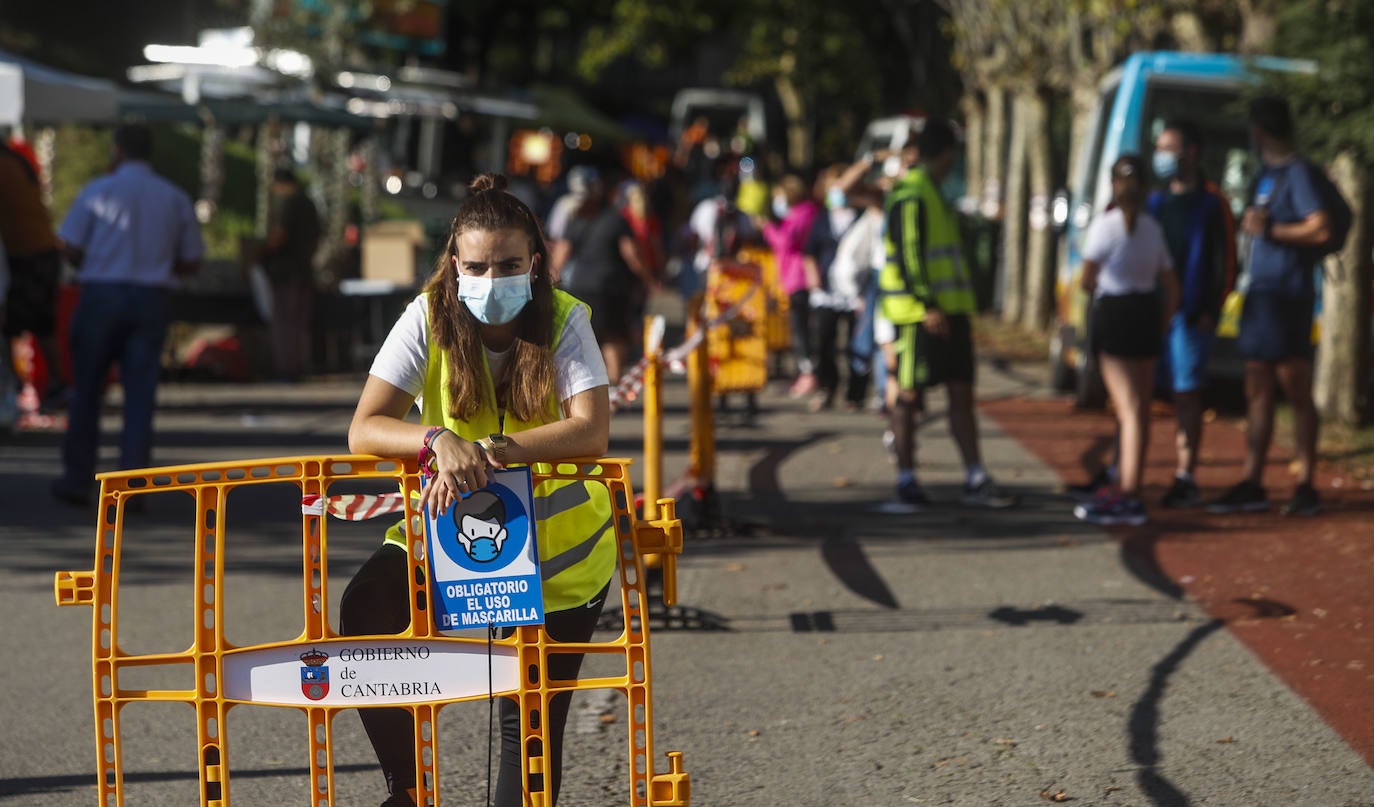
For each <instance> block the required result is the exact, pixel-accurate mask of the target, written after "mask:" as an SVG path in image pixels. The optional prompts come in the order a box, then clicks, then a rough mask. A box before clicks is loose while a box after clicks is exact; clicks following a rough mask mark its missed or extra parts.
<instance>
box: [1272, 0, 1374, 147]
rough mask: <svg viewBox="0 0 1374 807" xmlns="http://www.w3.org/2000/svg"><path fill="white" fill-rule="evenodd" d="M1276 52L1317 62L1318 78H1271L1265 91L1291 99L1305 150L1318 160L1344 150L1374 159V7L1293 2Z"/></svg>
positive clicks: (1326, 0) (1282, 13)
mask: <svg viewBox="0 0 1374 807" xmlns="http://www.w3.org/2000/svg"><path fill="white" fill-rule="evenodd" d="M1274 44H1275V50H1276V52H1277V53H1278V54H1279V55H1282V56H1289V57H1294V58H1301V59H1311V60H1313V61H1315V62H1316V63H1317V72H1316V74H1315V75H1304V74H1294V73H1274V72H1271V73H1269V74H1267V75H1266V80H1265V89H1266V90H1268V91H1271V92H1275V93H1277V94H1279V95H1282V96H1284V97H1286V98H1287V99H1288V100H1289V103H1290V104H1291V105H1292V108H1293V119H1294V122H1295V123H1296V124H1297V130H1298V137H1299V139H1300V140H1301V145H1302V146H1303V148H1304V150H1306V151H1307V152H1308V153H1309V154H1310V155H1311V156H1313V157H1314V158H1316V159H1318V160H1330V159H1331V158H1332V157H1334V156H1335V155H1336V154H1338V153H1340V152H1342V151H1350V152H1352V153H1353V154H1354V155H1355V157H1356V159H1357V160H1360V161H1362V162H1368V160H1369V159H1370V158H1371V157H1374V3H1370V2H1368V0H1289V2H1287V3H1285V4H1283V5H1282V6H1281V7H1280V10H1279V15H1278V32H1277V36H1276V40H1275V43H1274Z"/></svg>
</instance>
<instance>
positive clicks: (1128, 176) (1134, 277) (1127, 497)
mask: <svg viewBox="0 0 1374 807" xmlns="http://www.w3.org/2000/svg"><path fill="white" fill-rule="evenodd" d="M1148 186H1149V185H1148V178H1147V177H1146V176H1145V163H1144V161H1143V160H1141V159H1140V158H1139V157H1137V156H1135V155H1122V156H1121V157H1120V158H1118V159H1117V161H1116V162H1115V163H1113V165H1112V199H1113V206H1112V208H1111V209H1109V210H1108V211H1107V212H1106V213H1104V214H1102V215H1101V216H1099V217H1098V218H1097V219H1096V220H1095V221H1094V222H1093V223H1092V224H1091V225H1090V226H1089V227H1088V232H1087V234H1086V236H1085V237H1084V239H1083V272H1082V275H1081V278H1080V283H1081V284H1082V287H1083V290H1084V291H1086V292H1088V293H1089V294H1091V295H1092V297H1093V303H1092V308H1091V311H1090V313H1089V316H1090V317H1091V323H1090V333H1091V334H1092V340H1091V341H1092V349H1093V350H1094V351H1096V352H1097V354H1098V366H1099V367H1100V368H1101V370H1102V380H1103V382H1104V383H1105V384H1106V387H1107V393H1108V394H1109V395H1110V396H1111V399H1112V406H1113V408H1114V409H1115V410H1116V417H1117V423H1118V440H1119V445H1120V451H1121V456H1120V474H1119V477H1118V485H1117V487H1115V488H1112V487H1108V488H1104V489H1103V491H1102V492H1101V494H1100V495H1099V496H1098V497H1097V498H1095V499H1094V500H1093V501H1091V502H1087V503H1085V504H1080V505H1078V506H1077V507H1075V508H1074V511H1073V512H1074V515H1075V516H1077V517H1078V518H1081V519H1083V520H1084V521H1090V522H1093V523H1094V524H1133V525H1136V524H1144V523H1145V520H1146V516H1145V506H1144V505H1143V504H1142V503H1141V501H1140V487H1141V478H1142V476H1143V473H1144V468H1145V446H1146V445H1147V443H1148V442H1149V436H1150V400H1151V398H1152V396H1153V394H1154V375H1155V359H1156V358H1157V357H1158V356H1159V353H1160V349H1161V347H1162V346H1163V343H1164V338H1163V334H1164V323H1166V322H1168V321H1169V319H1170V317H1172V316H1173V313H1174V309H1175V308H1176V307H1177V306H1178V281H1177V279H1176V278H1175V276H1174V272H1173V271H1172V269H1173V264H1172V262H1171V260H1170V258H1169V249H1168V245H1167V244H1166V243H1165V241H1164V231H1163V230H1161V229H1160V226H1159V223H1158V222H1156V221H1155V220H1154V219H1153V218H1151V217H1150V215H1149V214H1148V213H1146V212H1145V210H1144V206H1145V193H1146V189H1147V188H1148ZM1161 292H1162V294H1161Z"/></svg>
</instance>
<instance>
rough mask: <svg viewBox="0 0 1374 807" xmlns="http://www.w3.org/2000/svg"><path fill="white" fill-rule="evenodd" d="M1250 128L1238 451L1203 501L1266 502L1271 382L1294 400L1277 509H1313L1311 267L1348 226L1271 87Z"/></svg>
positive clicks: (1213, 508)
mask: <svg viewBox="0 0 1374 807" xmlns="http://www.w3.org/2000/svg"><path fill="white" fill-rule="evenodd" d="M1250 131H1251V137H1252V138H1253V139H1254V143H1255V146H1256V148H1257V149H1258V152H1259V158H1260V163H1261V173H1260V176H1259V179H1258V181H1257V182H1256V183H1255V187H1254V192H1253V193H1252V195H1251V199H1250V203H1249V205H1248V206H1247V207H1246V210H1245V214H1244V217H1243V218H1242V219H1241V229H1242V230H1243V231H1244V232H1245V233H1246V234H1248V235H1249V236H1250V237H1251V246H1250V259H1249V269H1248V280H1249V285H1248V288H1247V289H1246V293H1245V306H1244V308H1243V309H1242V311H1241V316H1240V332H1239V334H1238V336H1237V339H1236V352H1237V353H1238V354H1239V355H1240V357H1241V358H1242V359H1244V360H1245V397H1246V405H1247V412H1246V421H1247V422H1246V452H1245V466H1244V471H1243V476H1242V479H1241V481H1240V482H1238V483H1237V484H1236V485H1235V486H1233V487H1232V488H1231V489H1230V490H1228V491H1227V492H1226V493H1225V494H1224V495H1223V496H1222V497H1221V498H1220V499H1218V500H1216V501H1215V502H1213V503H1212V504H1211V505H1209V506H1208V508H1207V509H1208V511H1209V512H1213V513H1235V512H1256V511H1261V510H1267V509H1268V508H1269V499H1268V495H1267V494H1266V492H1265V489H1264V485H1263V479H1262V477H1263V473H1264V464H1265V460H1266V459H1267V457H1268V454H1269V441H1270V438H1271V437H1272V436H1273V432H1274V400H1275V395H1276V388H1277V387H1278V386H1282V387H1283V392H1284V395H1285V396H1286V397H1287V398H1288V401H1289V403H1290V404H1291V405H1292V408H1293V444H1294V446H1295V448H1296V450H1297V462H1298V483H1297V487H1296V488H1295V489H1294V492H1293V497H1292V499H1290V500H1289V502H1288V503H1287V504H1285V505H1284V507H1283V510H1282V512H1283V513H1284V515H1314V514H1315V513H1317V512H1318V511H1320V510H1321V499H1320V497H1319V496H1318V495H1317V491H1316V489H1315V488H1314V487H1313V486H1312V474H1313V470H1314V466H1315V465H1316V459H1317V411H1316V408H1315V407H1314V406H1313V403H1312V312H1313V306H1314V304H1315V302H1316V283H1315V273H1316V271H1317V269H1318V267H1319V266H1320V264H1321V261H1322V259H1323V258H1324V257H1325V256H1326V255H1328V254H1330V253H1331V252H1333V251H1336V250H1338V249H1339V248H1340V245H1341V244H1342V243H1343V242H1344V239H1345V235H1346V234H1347V233H1348V231H1349V225H1350V215H1349V206H1348V205H1346V204H1345V202H1344V201H1343V200H1342V199H1341V198H1340V194H1339V193H1338V192H1337V191H1336V190H1335V188H1334V186H1333V185H1331V183H1330V180H1329V179H1327V177H1326V174H1325V173H1324V172H1323V171H1322V170H1321V169H1320V168H1318V167H1316V166H1314V165H1313V164H1312V163H1310V162H1309V161H1307V160H1306V159H1304V158H1302V157H1301V156H1300V155H1299V154H1298V152H1297V150H1296V148H1295V147H1294V145H1293V118H1292V114H1291V113H1290V111H1289V108H1288V102H1287V101H1285V100H1283V99H1282V98H1275V97H1271V96H1266V97H1261V98H1256V99H1255V100H1253V101H1251V102H1250Z"/></svg>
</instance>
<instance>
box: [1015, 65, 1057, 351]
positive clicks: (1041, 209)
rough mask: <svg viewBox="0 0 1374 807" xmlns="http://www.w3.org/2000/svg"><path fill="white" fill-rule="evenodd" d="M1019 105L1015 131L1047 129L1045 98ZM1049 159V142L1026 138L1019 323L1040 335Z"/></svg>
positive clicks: (1031, 96) (1046, 276) (1029, 96)
mask: <svg viewBox="0 0 1374 807" xmlns="http://www.w3.org/2000/svg"><path fill="white" fill-rule="evenodd" d="M1018 98H1019V103H1020V105H1021V110H1020V113H1019V114H1020V117H1019V118H1018V121H1017V128H1020V129H1024V130H1025V131H1027V132H1036V133H1041V132H1046V131H1048V129H1049V120H1050V115H1049V104H1048V102H1047V101H1046V99H1045V95H1044V94H1043V93H1041V92H1039V91H1038V90H1036V89H1030V90H1027V91H1025V92H1023V93H1019V94H1018ZM1052 161H1053V156H1052V155H1051V153H1050V139H1049V137H1047V136H1043V135H1037V136H1035V137H1027V138H1026V169H1027V174H1028V179H1029V186H1028V191H1029V196H1030V200H1029V205H1028V209H1027V211H1026V213H1027V215H1026V223H1027V227H1028V230H1027V235H1026V270H1025V281H1024V282H1025V289H1026V291H1025V299H1024V300H1023V301H1022V306H1021V324H1022V325H1024V326H1025V327H1027V328H1029V329H1031V330H1033V331H1036V332H1040V331H1043V330H1045V326H1046V325H1048V324H1049V318H1050V301H1051V299H1052V298H1053V295H1051V293H1050V291H1051V289H1052V288H1053V283H1052V281H1051V278H1052V276H1053V274H1052V266H1051V265H1050V255H1051V250H1052V248H1053V245H1054V231H1053V230H1051V229H1050V195H1051V194H1052V193H1053V192H1054V188H1053V183H1054V179H1053V166H1052V165H1051V163H1052Z"/></svg>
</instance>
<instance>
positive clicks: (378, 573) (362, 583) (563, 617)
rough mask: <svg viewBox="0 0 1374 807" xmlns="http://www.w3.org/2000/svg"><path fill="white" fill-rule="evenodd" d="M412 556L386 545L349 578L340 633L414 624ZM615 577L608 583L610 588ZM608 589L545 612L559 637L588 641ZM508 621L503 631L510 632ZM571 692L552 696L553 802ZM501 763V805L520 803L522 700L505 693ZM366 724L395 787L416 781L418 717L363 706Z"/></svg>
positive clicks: (574, 668) (557, 675)
mask: <svg viewBox="0 0 1374 807" xmlns="http://www.w3.org/2000/svg"><path fill="white" fill-rule="evenodd" d="M407 563H408V561H407V558H406V553H405V550H404V549H401V548H400V547H398V546H395V545H394V544H383V545H382V548H381V549H378V550H377V551H376V552H374V553H373V555H372V557H371V558H369V559H368V560H367V562H366V563H364V564H363V566H362V568H361V569H359V570H358V573H357V574H355V575H354V576H353V579H352V580H351V581H349V583H348V588H346V589H345V590H344V594H343V600H342V601H341V603H340V605H339V632H340V633H341V634H343V635H345V636H379V635H386V634H393V633H400V632H401V631H403V630H405V629H406V628H407V627H408V626H409V625H410V608H409V606H408V605H407V598H408V596H409V592H408V591H407V584H406V566H407ZM609 585H610V584H609V583H608V584H607V586H608V588H609ZM606 592H607V589H602V590H601V593H600V594H597V595H596V596H595V597H592V599H591V602H594V603H596V605H595V606H594V607H590V608H588V607H582V606H579V607H577V608H570V609H568V610H566V611H552V612H549V613H546V614H545V615H544V617H545V619H544V630H545V631H546V632H547V633H548V634H549V636H550V637H551V638H552V639H554V640H555V641H559V642H586V641H590V640H591V638H592V633H593V632H594V631H595V630H596V623H597V620H598V619H600V618H601V609H602V608H603V607H604V606H605V604H606ZM511 632H512V631H511V629H509V628H507V629H506V630H505V631H504V632H503V634H502V635H503V636H509V635H510V634H511ZM582 656H583V654H581V653H550V654H549V663H548V668H547V669H546V670H545V671H544V674H545V678H546V680H551V681H552V680H571V679H574V678H577V672H578V670H579V669H581V667H582ZM571 700H572V693H571V692H560V693H559V694H557V695H555V696H553V698H552V699H551V700H550V703H549V714H548V715H547V717H548V723H547V726H548V734H547V736H548V738H549V763H550V766H551V767H550V771H549V774H550V778H549V784H548V793H549V795H550V796H551V801H550V803H551V804H556V803H557V801H558V786H559V783H560V781H561V779H562V773H563V727H564V726H565V725H566V724H567V722H568V707H569V706H570V705H571V704H570V701H571ZM500 711H501V767H500V770H499V773H498V774H497V778H496V807H521V805H523V804H524V790H523V787H522V782H521V769H520V707H519V706H518V705H517V704H516V703H515V701H514V700H512V699H510V698H502V699H501V706H500ZM358 716H359V717H360V718H361V719H362V721H363V729H364V730H366V731H367V737H368V739H369V740H371V741H372V748H373V750H375V751H376V752H377V761H378V762H380V763H381V764H382V773H383V774H384V775H385V776H386V783H387V787H388V788H389V790H390V792H392V793H397V792H400V791H403V790H405V789H406V788H411V787H414V786H415V722H414V720H413V719H412V718H411V715H410V712H408V711H406V710H405V709H399V708H392V707H383V708H378V709H359V710H358Z"/></svg>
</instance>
